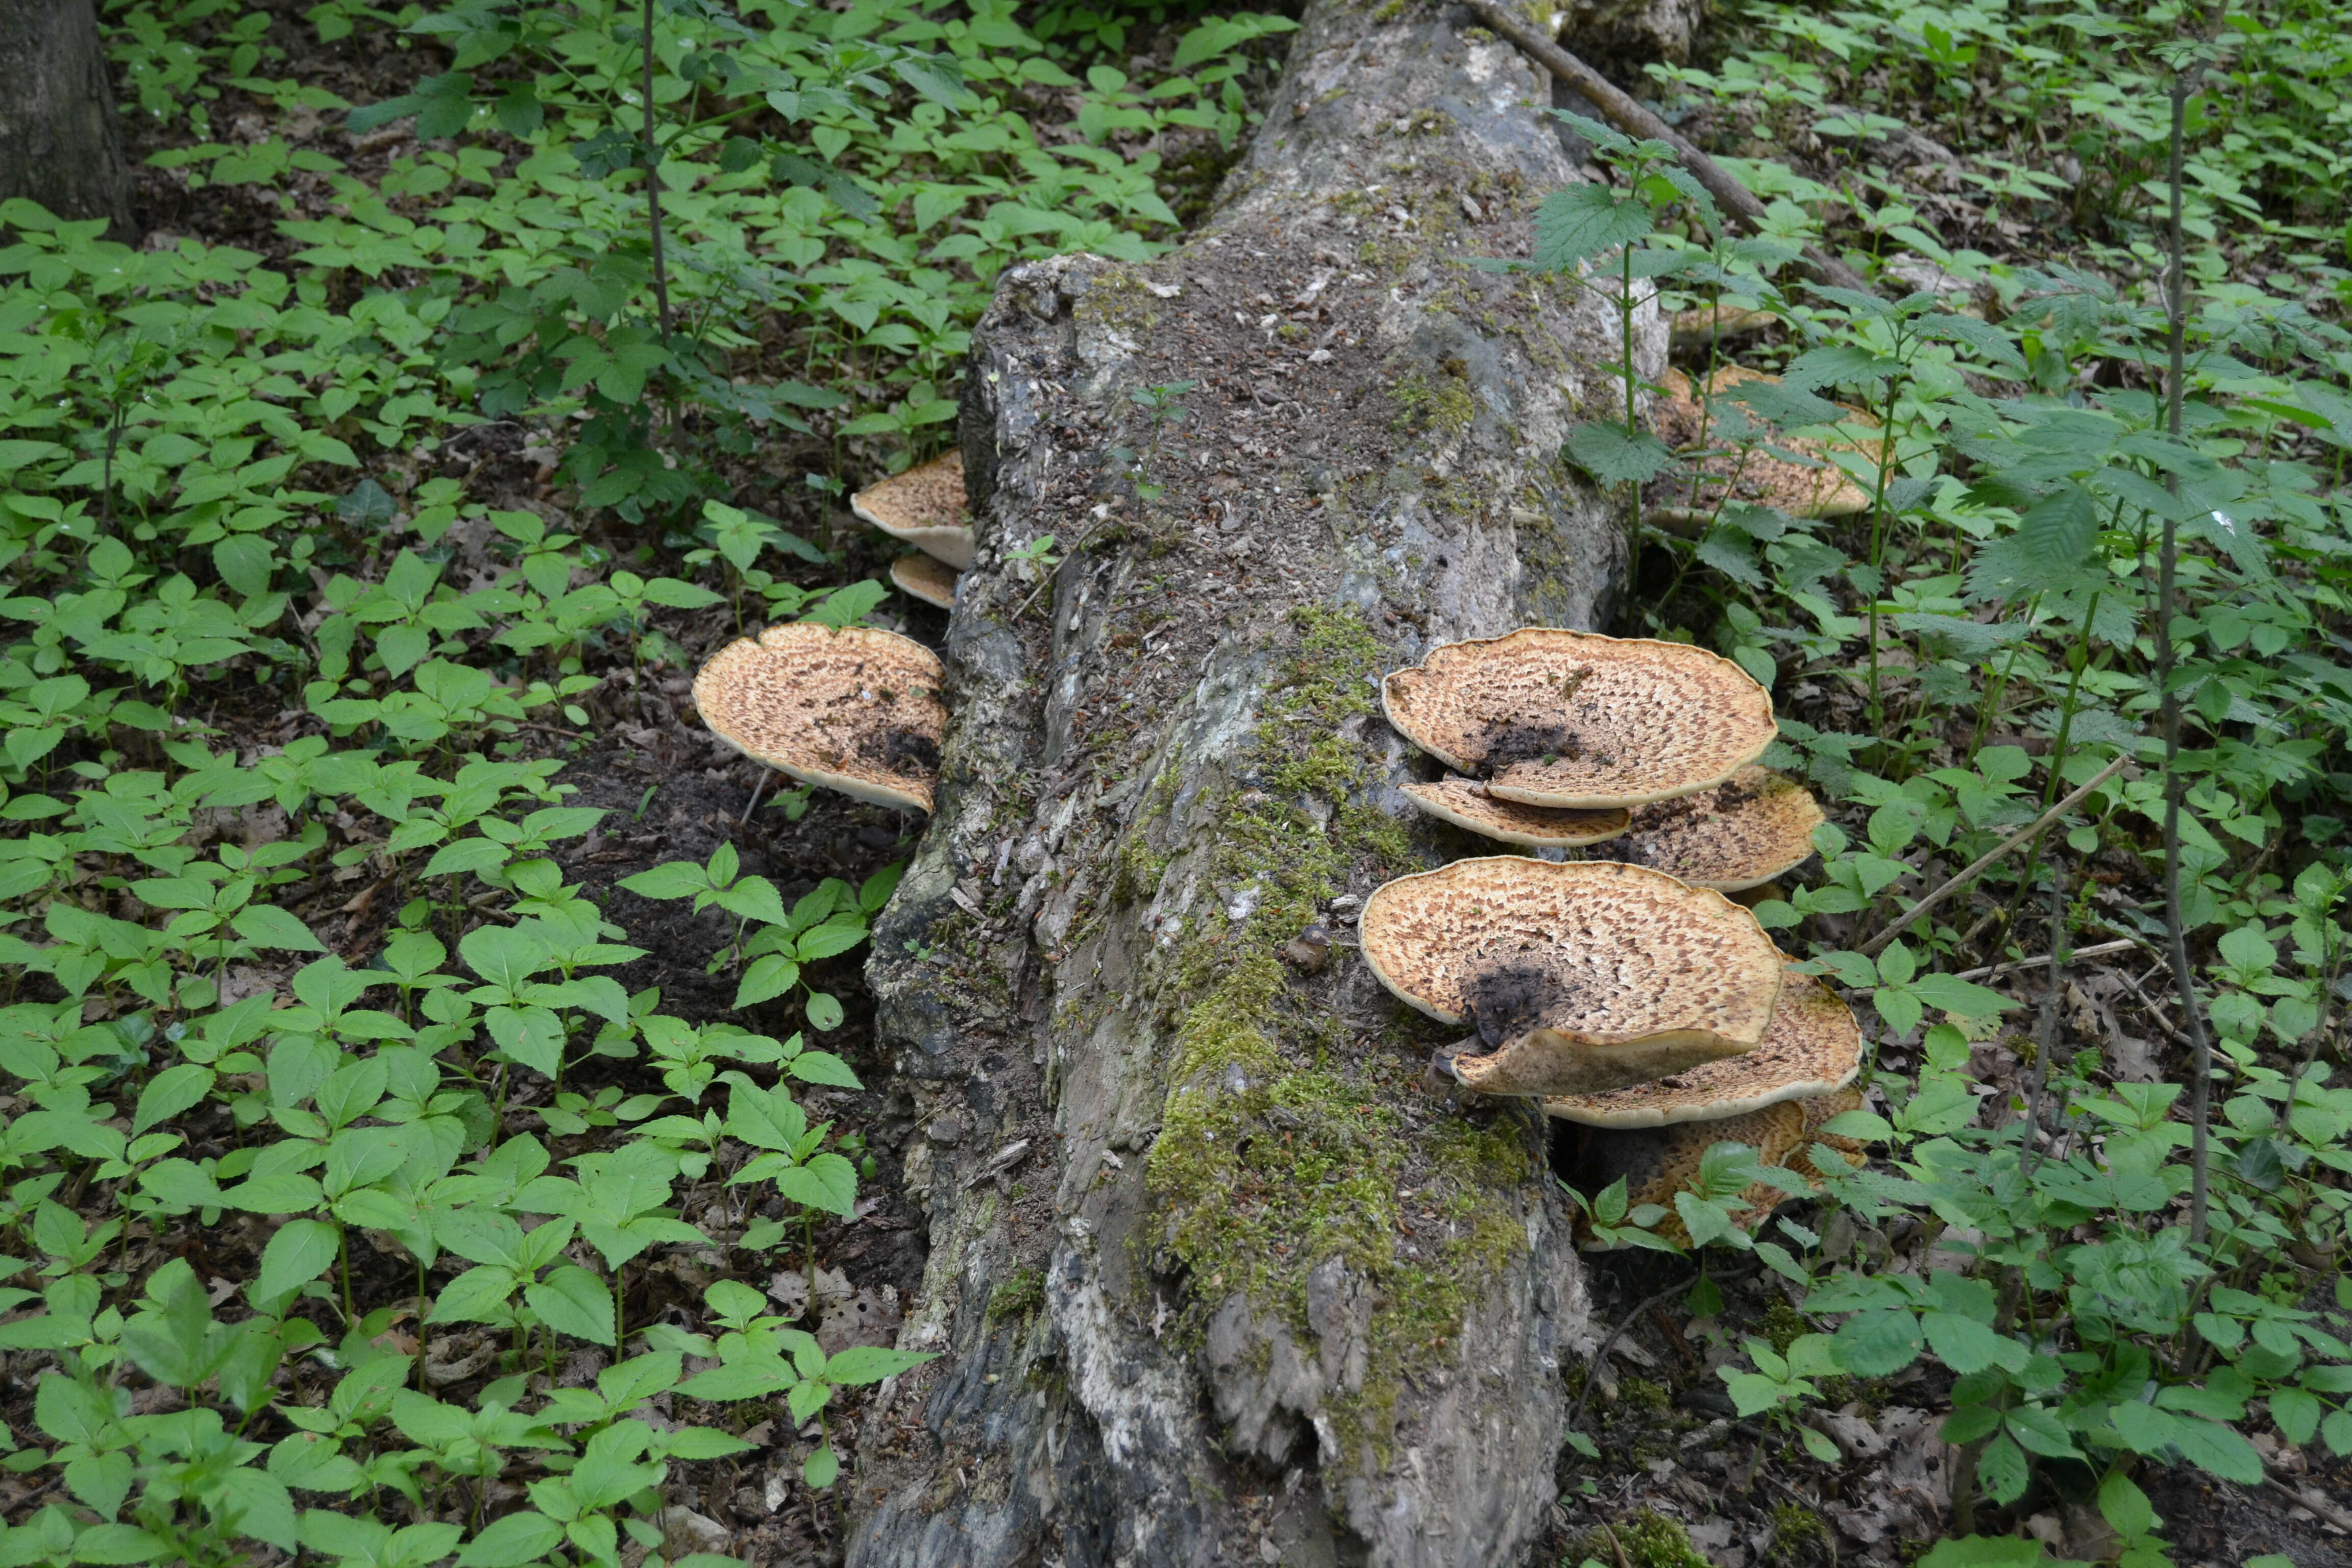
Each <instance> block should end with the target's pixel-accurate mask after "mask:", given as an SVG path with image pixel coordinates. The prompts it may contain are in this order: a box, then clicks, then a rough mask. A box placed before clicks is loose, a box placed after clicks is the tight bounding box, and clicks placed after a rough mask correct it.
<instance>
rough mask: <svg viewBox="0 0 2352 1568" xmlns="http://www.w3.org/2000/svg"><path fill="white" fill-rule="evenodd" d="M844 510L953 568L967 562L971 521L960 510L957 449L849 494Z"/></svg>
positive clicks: (960, 477)
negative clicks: (847, 508) (846, 509)
mask: <svg viewBox="0 0 2352 1568" xmlns="http://www.w3.org/2000/svg"><path fill="white" fill-rule="evenodd" d="M849 510H851V511H854V512H856V514H857V515H858V516H859V517H861V518H863V519H865V520H866V521H867V522H870V523H872V524H873V525H874V526H875V527H877V528H878V529H880V530H881V531H883V532H885V533H887V534H888V535H889V536H890V537H891V538H893V539H898V540H904V541H905V542H907V543H908V544H911V545H913V546H914V547H915V548H916V549H918V550H919V551H921V552H923V553H924V554H926V555H929V556H932V557H934V558H936V559H938V560H940V561H943V562H945V563H947V564H948V565H950V566H952V567H954V568H955V569H956V570H957V571H959V572H961V571H962V570H963V569H964V568H965V567H967V566H969V565H971V552H972V532H971V519H970V517H969V516H968V515H967V514H966V512H965V503H964V493H963V454H962V453H961V452H960V451H959V452H950V453H949V454H948V455H947V456H945V457H943V458H932V459H931V460H930V461H929V462H928V463H921V464H918V465H917V466H916V467H914V468H908V470H907V471H906V472H905V473H903V474H896V475H893V476H892V477H890V478H889V479H884V480H883V481H882V482H881V483H880V484H877V485H868V486H867V487H866V489H862V490H859V491H858V492H857V493H856V495H853V496H851V497H850V498H849Z"/></svg>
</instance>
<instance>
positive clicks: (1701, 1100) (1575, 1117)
mask: <svg viewBox="0 0 2352 1568" xmlns="http://www.w3.org/2000/svg"><path fill="white" fill-rule="evenodd" d="M1862 1051H1863V1041H1862V1026H1861V1025H1859V1024H1857V1023H1856V1022H1855V1021H1854V1016H1853V1009H1851V1008H1849V1007H1848V1006H1847V1005H1845V1004H1844V1003H1843V1002H1842V1001H1840V1000H1839V999H1838V995H1837V993H1836V992H1834V991H1832V990H1831V989H1830V988H1829V986H1828V985H1827V984H1824V983H1823V982H1822V980H1821V979H1819V978H1818V977H1817V976H1814V975H1810V974H1801V973H1795V972H1794V971H1787V970H1784V972H1783V975H1782V979H1781V983H1780V1000H1779V1001H1778V1002H1777V1003H1776V1004H1774V1005H1773V1008H1772V1020H1771V1022H1770V1023H1769V1025H1767V1026H1766V1027H1765V1030H1764V1038H1763V1040H1762V1041H1761V1042H1759V1044H1758V1045H1757V1047H1756V1048H1755V1049H1753V1050H1749V1051H1743V1052H1741V1053H1740V1054H1739V1055H1738V1056H1735V1057H1730V1058H1725V1059H1722V1060H1719V1061H1711V1062H1706V1063H1704V1064H1701V1065H1699V1066H1697V1067H1693V1068H1688V1069H1685V1070H1677V1071H1675V1072H1672V1073H1668V1074H1663V1075H1660V1076H1659V1077H1658V1078H1656V1079H1653V1080H1651V1081H1648V1082H1643V1083H1635V1084H1633V1085H1630V1086H1628V1087H1625V1088H1622V1089H1612V1090H1611V1091H1609V1092H1607V1093H1600V1094H1575V1095H1557V1096H1549V1097H1547V1098H1546V1099H1545V1100H1544V1101H1543V1110H1544V1114H1545V1115H1547V1116H1551V1117H1555V1118H1558V1119H1559V1120H1560V1121H1577V1122H1582V1123H1583V1124H1584V1125H1586V1126H1588V1127H1612V1128H1621V1129H1637V1128H1645V1127H1672V1126H1679V1125H1682V1124H1684V1123H1685V1122H1693V1123H1695V1122H1703V1121H1723V1120H1725V1119H1727V1118H1732V1117H1739V1116H1746V1115H1749V1114H1751V1113H1753V1112H1756V1111H1759V1110H1766V1109H1768V1108H1769V1107H1771V1106H1774V1105H1778V1104H1780V1103H1781V1102H1782V1101H1784V1100H1807V1099H1811V1098H1814V1097H1816V1096H1820V1095H1825V1094H1832V1093H1834V1092H1836V1091H1837V1090H1839V1089H1843V1088H1844V1087H1845V1086H1846V1085H1848V1084H1850V1083H1852V1082H1853V1079H1854V1075H1855V1074H1857V1073H1859V1072H1860V1071H1861V1070H1862Z"/></svg>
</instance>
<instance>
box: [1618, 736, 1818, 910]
mask: <svg viewBox="0 0 2352 1568" xmlns="http://www.w3.org/2000/svg"><path fill="white" fill-rule="evenodd" d="M1827 820H1828V818H1827V817H1825V816H1822V807H1821V803H1820V802H1818V801H1816V800H1815V799H1813V797H1812V795H1811V792H1810V791H1808V790H1806V789H1805V788H1804V787H1803V786H1802V785H1801V784H1796V783H1794V782H1793V781H1791V780H1790V779H1787V778H1784V777H1782V776H1781V775H1780V774H1779V773H1774V772H1773V771H1772V770H1771V769H1769V768H1766V767H1759V766H1757V765H1756V764H1754V763H1750V764H1749V765H1748V766H1747V767H1744V768H1741V769H1740V770H1739V771H1738V773H1734V774H1732V775H1731V777H1730V779H1729V780H1727V782H1725V783H1723V784H1717V786H1716V787H1715V788H1713V789H1711V790H1706V791H1703V792H1701V793H1700V794H1697V795H1683V796H1681V797H1680V798H1678V799H1675V800H1668V801H1659V802H1655V803H1654V804H1652V805H1643V806H1637V807H1635V808H1634V810H1633V825H1632V827H1631V830H1630V831H1629V832H1628V833H1627V834H1626V837H1625V838H1624V841H1623V842H1622V844H1620V845H1619V846H1618V847H1616V848H1614V849H1613V850H1612V853H1613V854H1615V855H1618V856H1619V857H1621V858H1623V859H1626V860H1629V861H1631V862H1633V864H1634V865H1637V866H1647V867H1649V868H1652V869H1653V870H1657V871H1664V872H1665V873H1666V874H1667V875H1669V876H1673V877H1678V878H1680V879H1682V880H1684V881H1685V882H1688V883H1689V884H1690V885H1691V886H1692V887H1694V888H1713V889H1715V890H1716V891H1717V892H1720V893H1737V892H1743V891H1745V890H1746V889H1749V888H1759V887H1762V886H1763V885H1764V884H1765V883H1767V882H1769V881H1770V880H1771V879H1773V878H1775V877H1778V876H1780V875H1781V874H1782V873H1784V872H1786V871H1789V870H1791V869H1793V868H1796V867H1798V866H1801V865H1802V864H1803V863H1804V862H1805V860H1806V859H1807V858H1810V857H1811V854H1812V852H1813V829H1814V828H1816V827H1819V826H1821V825H1822V823H1823V822H1826V821H1827Z"/></svg>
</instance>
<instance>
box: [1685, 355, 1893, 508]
mask: <svg viewBox="0 0 2352 1568" xmlns="http://www.w3.org/2000/svg"><path fill="white" fill-rule="evenodd" d="M1779 380H1780V377H1778V376H1776V375H1769V374H1766V373H1764V372H1762V371H1758V370H1749V369H1748V368H1747V367H1746V366H1744V365H1725V366H1723V367H1722V368H1721V369H1719V370H1717V372H1716V373H1715V374H1713V375H1712V376H1710V377H1709V378H1708V379H1707V380H1706V382H1704V383H1701V384H1697V385H1696V386H1694V385H1693V384H1692V383H1691V381H1690V380H1689V378H1688V377H1686V376H1685V375H1684V374H1682V373H1681V372H1680V371H1676V370H1668V371H1667V372H1666V373H1665V374H1664V375H1663V376H1662V377H1661V378H1660V384H1661V385H1663V386H1664V389H1665V390H1664V395H1663V396H1661V397H1660V398H1659V399H1658V400H1657V402H1656V403H1655V404H1654V405H1653V406H1652V409H1651V413H1650V422H1651V424H1652V426H1654V428H1655V429H1656V431H1657V434H1658V438H1659V439H1660V440H1662V441H1664V442H1665V444H1666V445H1667V446H1669V447H1674V448H1675V450H1677V451H1684V452H1695V453H1696V454H1697V461H1696V463H1695V464H1693V465H1692V468H1691V471H1690V472H1688V473H1686V474H1685V475H1683V476H1680V477H1671V476H1670V477H1669V478H1668V479H1665V480H1664V481H1663V482H1662V484H1661V485H1660V486H1659V487H1657V488H1656V489H1654V492H1653V493H1652V495H1651V496H1650V497H1649V499H1648V501H1647V503H1646V504H1645V506H1644V508H1643V518H1644V519H1645V520H1654V521H1656V522H1657V523H1658V524H1660V525H1661V526H1664V527H1668V528H1670V529H1671V528H1687V527H1689V526H1691V525H1693V524H1696V523H1703V522H1704V521H1706V519H1707V518H1709V517H1711V516H1713V515H1714V513H1715V511H1716V510H1717V507H1719V506H1720V505H1721V504H1722V503H1723V502H1724V501H1726V500H1738V501H1748V502H1751V503H1754V504H1757V505H1762V506H1769V507H1774V508H1777V509H1778V510H1781V511H1784V512H1787V513H1788V514H1789V515H1790V517H1847V516H1850V515H1852V514H1853V513H1854V512H1858V511H1866V510H1869V507H1870V497H1869V496H1867V495H1865V494H1864V493H1863V489H1862V487H1861V486H1859V485H1857V484H1855V483H1854V482H1853V479H1849V478H1848V477H1847V476H1846V473H1845V470H1843V468H1839V467H1837V465H1835V464H1834V463H1832V462H1831V461H1830V460H1829V457H1828V454H1829V453H1830V452H1831V451H1832V449H1840V448H1842V449H1844V450H1848V451H1853V450H1856V449H1857V448H1855V447H1853V445H1852V444H1850V443H1845V442H1832V443H1826V444H1825V443H1823V442H1820V441H1816V440H1811V439H1809V438H1806V437H1790V436H1775V437H1772V439H1771V441H1770V442H1769V446H1770V447H1772V448H1776V449H1777V451H1775V450H1767V449H1766V447H1764V446H1760V445H1750V446H1748V447H1745V448H1740V447H1730V446H1727V445H1726V444H1725V442H1724V441H1723V438H1722V437H1721V436H1720V435H1719V434H1718V433H1717V432H1718V430H1719V428H1720V426H1721V425H1722V420H1721V417H1720V416H1717V417H1716V418H1713V419H1710V418H1709V417H1708V414H1707V411H1706V409H1705V408H1704V407H1702V405H1701V404H1700V401H1699V399H1700V395H1702V394H1704V395H1706V396H1707V397H1721V396H1722V395H1725V394H1726V393H1728V392H1729V391H1730V390H1731V389H1732V388H1734V387H1736V386H1738V385H1740V384H1743V383H1747V382H1762V383H1767V384H1769V383H1773V382H1777V381H1779ZM1845 412H1846V413H1847V416H1848V418H1849V420H1850V421H1851V422H1854V423H1863V422H1867V423H1870V424H1875V423H1877V421H1876V420H1874V419H1871V418H1870V417H1869V416H1866V415H1855V414H1853V412H1852V411H1851V410H1847V411H1845ZM1778 453H1786V454H1788V455H1787V456H1780V455H1778ZM1870 456H1871V458H1872V460H1873V461H1875V460H1876V458H1875V455H1874V454H1871V455H1870Z"/></svg>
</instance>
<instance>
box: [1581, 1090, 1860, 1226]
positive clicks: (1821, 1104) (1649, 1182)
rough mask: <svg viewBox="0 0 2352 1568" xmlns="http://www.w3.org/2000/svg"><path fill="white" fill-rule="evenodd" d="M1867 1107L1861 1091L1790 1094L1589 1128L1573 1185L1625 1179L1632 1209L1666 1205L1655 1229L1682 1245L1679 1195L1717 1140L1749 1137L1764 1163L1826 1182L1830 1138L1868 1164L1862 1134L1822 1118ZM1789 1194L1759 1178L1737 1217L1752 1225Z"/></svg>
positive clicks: (1694, 1183) (1590, 1186) (1592, 1186)
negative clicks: (1673, 1120)
mask: <svg viewBox="0 0 2352 1568" xmlns="http://www.w3.org/2000/svg"><path fill="white" fill-rule="evenodd" d="M1860 1109H1862V1094H1861V1091H1860V1090H1858V1089H1839V1090H1837V1091H1836V1092H1834V1093H1832V1094H1822V1095H1814V1096H1811V1097H1809V1098H1807V1099H1803V1100H1781V1101H1780V1103H1779V1104H1777V1105H1770V1106H1767V1107H1766V1108H1765V1109H1763V1110H1751V1111H1748V1113H1747V1114H1745V1115H1742V1116H1729V1117H1725V1118H1722V1119H1721V1120H1719V1121H1685V1122H1679V1123H1677V1124H1676V1125H1675V1126H1672V1127H1663V1128H1659V1129H1657V1130H1656V1131H1645V1132H1622V1131H1606V1130H1602V1129H1599V1128H1594V1129H1588V1130H1584V1131H1583V1132H1582V1135H1581V1137H1580V1139H1579V1141H1578V1147H1577V1149H1576V1151H1575V1154H1574V1158H1573V1162H1572V1163H1573V1165H1574V1168H1575V1175H1574V1177H1573V1184H1574V1185H1575V1186H1576V1187H1577V1189H1578V1190H1579V1191H1580V1192H1588V1193H1597V1192H1599V1191H1601V1189H1602V1188H1604V1187H1606V1186H1608V1185H1609V1184H1611V1183H1612V1182H1614V1181H1617V1180H1618V1179H1620V1178H1621V1177H1622V1179H1623V1181H1624V1183H1625V1198H1626V1205H1627V1207H1628V1209H1629V1210H1630V1209H1633V1208H1638V1207H1640V1206H1641V1205H1643V1204H1656V1205H1660V1206H1661V1207H1663V1208H1664V1209H1665V1211H1666V1215H1665V1217H1664V1219H1661V1220H1660V1221H1659V1222H1658V1224H1657V1226H1655V1230H1656V1233H1657V1234H1658V1235H1659V1236H1661V1237H1664V1238H1666V1239H1667V1240H1670V1241H1673V1242H1675V1243H1677V1244H1678V1245H1682V1246H1688V1245H1689V1243H1690V1232H1689V1229H1688V1227H1687V1226H1685V1225H1684V1223H1683V1220H1682V1216H1681V1215H1679V1214H1678V1213H1676V1212H1675V1206H1674V1203H1675V1194H1676V1193H1678V1192H1691V1191H1696V1190H1697V1189H1698V1187H1699V1163H1700V1161H1701V1160H1702V1159H1704V1158H1705V1157H1706V1152H1707V1151H1708V1150H1709V1149H1712V1148H1714V1147H1715V1146H1716V1145H1717V1143H1745V1144H1747V1145H1748V1147H1749V1148H1751V1149H1753V1150H1755V1151H1756V1154H1757V1160H1758V1163H1760V1164H1765V1165H1773V1166H1778V1167H1779V1168H1780V1169H1781V1170H1784V1171H1788V1172H1790V1173H1793V1174H1795V1175H1798V1176H1801V1177H1803V1178H1804V1179H1805V1181H1806V1182H1807V1183H1809V1184H1813V1185H1819V1184H1820V1182H1821V1179H1822V1177H1824V1176H1828V1175H1833V1174H1843V1172H1831V1171H1824V1170H1822V1169H1821V1168H1820V1166H1819V1165H1818V1164H1817V1163H1816V1162H1815V1159H1814V1154H1813V1152H1814V1150H1815V1148H1816V1147H1817V1146H1820V1145H1823V1144H1826V1145H1827V1146H1828V1147H1829V1148H1830V1149H1832V1151H1834V1152H1836V1154H1837V1156H1838V1157H1839V1158H1840V1159H1841V1160H1843V1162H1844V1163H1846V1165H1847V1166H1848V1167H1849V1168H1851V1167H1853V1166H1858V1165H1860V1164H1861V1163H1863V1157H1864V1156H1863V1145H1862V1142H1860V1140H1858V1139H1853V1138H1848V1137H1844V1136H1843V1135H1840V1134H1837V1133H1832V1132H1826V1131H1823V1130H1822V1128H1823V1124H1824V1123H1826V1122H1828V1121H1831V1120H1832V1118H1834V1117H1836V1116H1838V1115H1840V1114H1842V1113H1843V1112H1845V1111H1848V1110H1860ZM1788 1198H1789V1194H1787V1193H1785V1192H1783V1191H1781V1190H1780V1188H1779V1187H1778V1186H1775V1185H1774V1184H1771V1183H1769V1182H1756V1183H1754V1184H1750V1185H1749V1186H1748V1189H1747V1191H1745V1192H1744V1193H1742V1194H1740V1195H1739V1197H1738V1200H1737V1206H1736V1207H1734V1208H1733V1210H1732V1215H1731V1217H1732V1220H1733V1222H1734V1223H1736V1224H1737V1225H1738V1226H1739V1227H1740V1228H1741V1229H1743V1230H1753V1229H1754V1228H1755V1227H1756V1226H1757V1225H1759V1223H1761V1222H1762V1220H1763V1219H1764V1217H1765V1216H1766V1215H1769V1214H1770V1213H1771V1212H1772V1210H1773V1209H1774V1208H1775V1207H1777V1206H1779V1205H1780V1204H1783V1203H1785V1202H1787V1201H1788Z"/></svg>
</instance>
